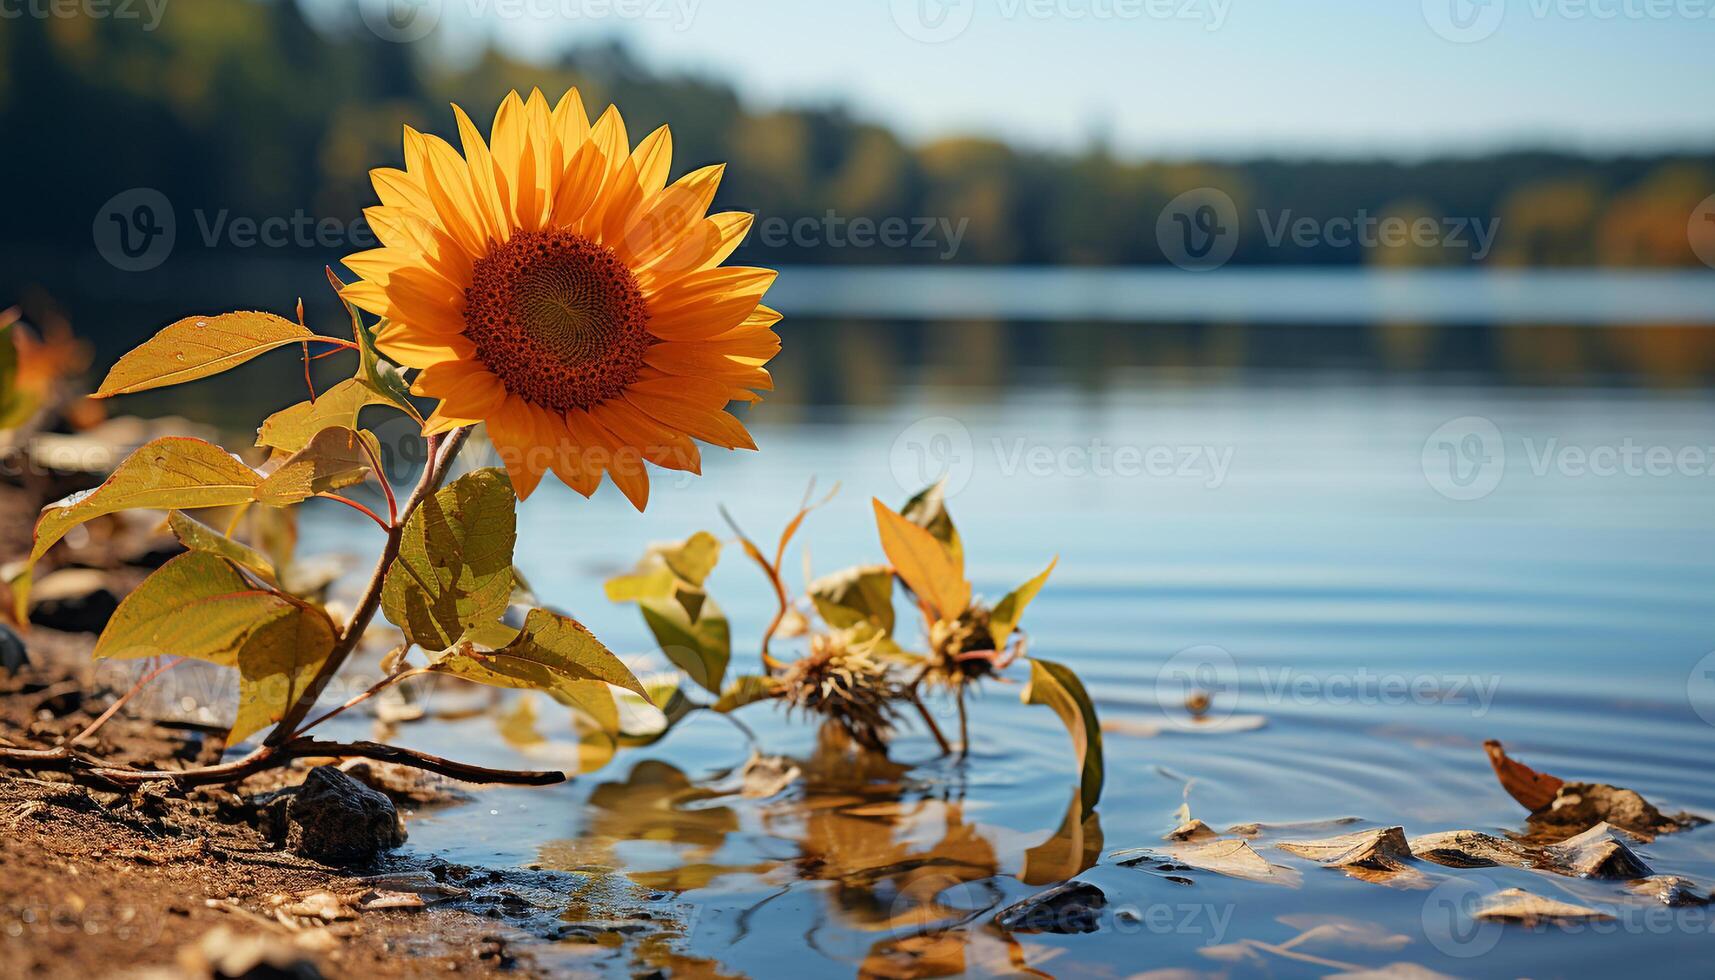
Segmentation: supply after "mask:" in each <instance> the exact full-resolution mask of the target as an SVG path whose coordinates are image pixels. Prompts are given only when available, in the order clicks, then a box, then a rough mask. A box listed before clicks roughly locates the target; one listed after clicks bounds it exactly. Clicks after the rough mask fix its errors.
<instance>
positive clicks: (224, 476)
mask: <svg viewBox="0 0 1715 980" xmlns="http://www.w3.org/2000/svg"><path fill="white" fill-rule="evenodd" d="M261 482H262V477H261V476H260V475H258V474H257V472H256V471H255V470H253V469H251V468H250V467H249V466H246V465H245V464H244V462H243V461H242V460H240V459H239V458H238V457H236V456H234V455H232V454H231V453H229V452H227V451H226V450H224V449H222V448H220V447H219V446H216V445H213V444H211V443H207V442H203V441H202V440H201V439H185V438H179V437H171V436H169V437H167V438H164V439H156V440H155V441H154V442H151V443H148V444H147V445H145V446H143V447H142V448H141V449H139V450H137V451H136V452H134V453H132V454H131V455H130V456H127V457H126V458H125V461H124V462H122V463H120V464H119V468H118V469H116V470H114V471H113V475H112V476H110V477H108V478H107V482H106V483H103V484H102V485H101V486H99V487H96V488H95V489H94V490H91V491H88V492H87V493H81V494H73V495H72V496H70V497H67V498H65V499H64V500H61V501H59V502H58V503H54V504H49V505H48V506H47V507H46V508H44V509H43V510H42V516H41V517H40V518H39V519H38V520H37V521H36V541H35V545H34V546H33V547H32V548H31V549H30V561H32V562H33V561H35V560H36V559H38V558H40V557H42V555H44V554H46V553H47V550H48V549H49V548H51V547H53V546H54V543H55V542H57V541H58V540H59V539H60V538H62V537H65V534H66V532H67V531H70V530H71V529H72V528H74V527H76V526H77V525H79V524H82V523H83V522H85V521H88V520H93V519H94V518H97V517H100V516H102V515H104V514H112V513H115V512H117V511H121V510H136V509H140V508H149V509H154V510H172V509H175V508H179V509H196V508H202V507H224V506H230V505H233V504H242V503H246V502H247V501H249V500H250V499H251V498H252V496H253V495H254V494H255V492H256V487H257V486H258V485H260V484H261Z"/></svg>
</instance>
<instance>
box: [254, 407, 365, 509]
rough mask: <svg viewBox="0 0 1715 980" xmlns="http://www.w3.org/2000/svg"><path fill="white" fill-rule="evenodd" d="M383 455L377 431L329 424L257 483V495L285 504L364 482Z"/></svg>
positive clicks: (277, 503)
mask: <svg viewBox="0 0 1715 980" xmlns="http://www.w3.org/2000/svg"><path fill="white" fill-rule="evenodd" d="M380 459H381V442H380V440H378V439H377V438H376V437H375V433H373V432H358V431H356V430H353V429H347V428H345V427H344V426H339V425H334V426H329V427H328V428H325V429H323V430H321V431H320V432H318V433H316V434H315V436H314V437H313V438H311V439H310V442H309V445H307V446H305V447H304V448H302V449H300V450H298V451H297V452H295V453H293V454H292V455H291V456H289V457H287V459H286V461H285V462H284V463H281V464H280V468H279V469H277V470H275V471H274V472H273V473H272V474H271V475H270V476H269V477H268V478H267V479H265V480H263V481H262V482H261V484H259V485H258V486H257V487H256V499H257V500H259V501H261V502H262V503H265V504H268V505H270V506H274V507H284V506H287V505H289V504H295V503H298V502H299V501H302V500H306V499H308V498H310V497H313V496H315V495H316V494H318V493H327V492H329V491H333V490H338V489H339V488H341V487H349V486H351V485H352V484H355V483H362V482H363V481H364V480H365V479H367V478H368V477H369V474H370V472H371V471H372V470H373V469H374V467H375V464H376V463H377V462H379V461H380Z"/></svg>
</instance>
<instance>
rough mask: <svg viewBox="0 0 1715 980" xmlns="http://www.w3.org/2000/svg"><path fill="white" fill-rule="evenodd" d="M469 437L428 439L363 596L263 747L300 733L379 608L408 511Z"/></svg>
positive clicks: (464, 433)
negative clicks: (414, 478)
mask: <svg viewBox="0 0 1715 980" xmlns="http://www.w3.org/2000/svg"><path fill="white" fill-rule="evenodd" d="M469 437H470V427H469V426H465V427H462V428H458V429H454V430H453V431H452V432H451V433H450V434H449V435H448V436H447V437H446V439H445V441H444V442H443V441H442V440H441V439H439V438H438V437H436V436H430V437H429V439H428V443H427V446H428V454H427V455H428V457H429V458H428V461H427V462H426V463H424V464H423V475H422V477H421V478H419V479H418V480H417V486H416V488H415V489H413V490H412V491H411V496H410V497H409V498H408V499H406V501H405V506H404V507H403V508H401V509H400V512H399V519H398V520H396V521H394V522H393V523H392V525H391V526H389V527H388V528H387V540H386V542H385V543H384V544H383V545H382V546H381V558H380V560H378V561H377V562H376V563H375V570H374V571H373V572H371V573H370V575H369V584H368V585H366V586H364V589H363V597H362V598H361V599H359V600H358V603H357V611H356V612H353V613H352V615H351V621H350V622H348V623H346V626H345V631H344V632H343V633H341V634H340V637H339V640H338V642H336V643H335V644H334V648H333V650H332V652H330V653H329V654H328V658H327V660H325V661H323V662H322V666H321V669H320V670H318V671H316V676H315V678H314V679H313V680H311V681H310V683H309V685H308V686H306V687H305V688H304V693H303V694H302V695H300V696H299V697H298V700H297V703H296V704H293V705H292V706H291V707H290V708H288V709H287V710H286V714H285V716H284V717H282V718H281V719H280V723H279V724H278V725H275V726H274V731H273V732H272V733H271V734H270V735H269V736H268V738H267V740H266V741H264V742H263V743H262V744H263V745H264V747H275V746H279V745H282V744H284V743H286V742H289V741H291V740H292V739H293V738H295V737H297V736H298V735H299V734H301V733H300V732H299V730H298V726H299V725H301V724H303V721H304V718H305V717H306V716H307V715H308V714H309V713H310V709H311V708H313V707H315V704H316V699H317V698H318V697H320V696H321V692H322V690H323V688H325V687H327V683H328V681H330V680H332V679H333V676H334V675H335V674H337V673H339V670H340V668H341V667H343V666H345V661H346V659H347V658H348V657H350V656H351V653H352V651H353V650H355V649H357V644H358V643H359V642H360V641H361V640H362V639H363V633H364V631H365V630H367V629H368V628H369V621H370V620H372V619H374V618H375V612H376V610H378V609H380V608H381V585H382V583H383V582H385V581H386V580H387V571H388V569H390V568H392V567H393V562H394V560H395V559H397V558H398V557H399V542H400V540H401V538H403V537H404V533H405V524H406V522H408V521H410V519H411V515H412V514H415V513H416V512H417V508H418V507H420V506H422V504H423V501H425V500H427V499H429V496H430V495H431V494H433V493H434V492H435V491H436V490H439V489H440V486H441V482H442V481H443V480H445V479H446V478H447V473H448V472H449V471H451V469H452V466H453V460H454V458H455V457H457V456H458V454H459V450H460V449H462V448H464V443H465V440H466V439H467V438H469Z"/></svg>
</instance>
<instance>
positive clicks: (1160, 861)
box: [1115, 840, 1300, 888]
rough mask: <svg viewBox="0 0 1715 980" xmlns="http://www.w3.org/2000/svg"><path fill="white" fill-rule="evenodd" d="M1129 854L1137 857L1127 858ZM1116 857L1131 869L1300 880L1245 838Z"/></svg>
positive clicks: (1290, 883) (1280, 882)
mask: <svg viewBox="0 0 1715 980" xmlns="http://www.w3.org/2000/svg"><path fill="white" fill-rule="evenodd" d="M1129 854H1136V855H1137V856H1136V857H1125V855H1129ZM1115 857H1119V858H1122V860H1120V862H1119V863H1120V864H1121V865H1122V866H1124V867H1128V868H1135V867H1142V866H1145V865H1154V870H1156V871H1178V870H1185V869H1195V870H1198V871H1210V872H1213V873H1215V874H1219V875H1226V876H1227V877H1229V878H1242V879H1244V880H1246V881H1258V882H1265V883H1268V884H1274V885H1287V886H1289V887H1293V888H1296V887H1297V886H1298V885H1299V883H1300V877H1299V874H1298V872H1297V871H1294V870H1293V869H1291V868H1284V867H1281V866H1280V865H1276V864H1270V863H1269V862H1268V859H1267V858H1265V857H1263V856H1262V855H1261V854H1259V853H1257V850H1256V848H1254V847H1252V846H1251V845H1250V844H1249V842H1247V841H1242V840H1214V841H1204V842H1197V843H1186V844H1179V845H1177V846H1174V847H1169V848H1166V849H1164V850H1159V851H1158V850H1153V849H1149V848H1139V849H1138V850H1136V851H1121V852H1120V853H1119V854H1116V855H1115Z"/></svg>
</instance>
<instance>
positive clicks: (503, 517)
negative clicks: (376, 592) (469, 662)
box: [381, 469, 518, 650]
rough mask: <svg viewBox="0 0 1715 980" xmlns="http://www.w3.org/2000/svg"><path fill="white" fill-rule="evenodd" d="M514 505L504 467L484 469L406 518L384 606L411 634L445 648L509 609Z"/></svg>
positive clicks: (432, 647)
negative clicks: (500, 468) (409, 517)
mask: <svg viewBox="0 0 1715 980" xmlns="http://www.w3.org/2000/svg"><path fill="white" fill-rule="evenodd" d="M517 504H518V498H517V497H515V496H514V495H513V493H512V484H511V483H510V482H508V481H507V478H506V473H505V471H503V470H499V469H482V470H476V471H475V472H472V473H468V474H466V475H465V476H463V477H460V478H459V479H458V480H455V481H454V482H453V483H451V484H450V485H448V486H446V487H444V488H443V489H442V490H441V491H440V492H439V493H437V494H435V495H434V496H433V497H430V498H429V499H428V500H425V501H424V502H423V505H422V506H421V507H419V508H418V509H417V512H416V513H415V514H412V515H411V519H410V520H409V521H406V522H405V528H404V531H403V533H402V536H401V538H400V542H399V558H398V560H396V561H395V562H394V563H393V566H392V568H390V569H388V571H387V578H386V580H385V581H384V582H383V583H382V589H381V608H382V610H383V611H384V612H385V613H386V615H387V619H388V621H389V622H391V623H392V624H393V625H395V626H397V627H399V628H400V629H401V630H403V631H404V632H405V638H406V639H408V640H410V641H411V642H412V643H415V644H416V645H418V646H420V647H422V648H423V649H425V650H445V649H447V648H448V647H451V646H452V645H453V644H454V643H456V642H457V641H458V640H459V638H460V637H462V636H463V635H464V634H465V632H466V630H468V629H470V628H473V627H481V626H487V625H488V624H491V623H493V622H494V621H496V620H498V619H499V618H500V617H501V616H502V614H504V613H505V612H506V606H507V602H508V600H509V599H510V597H511V595H512V548H513V545H514V544H515V543H516V540H517V515H516V508H517Z"/></svg>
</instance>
